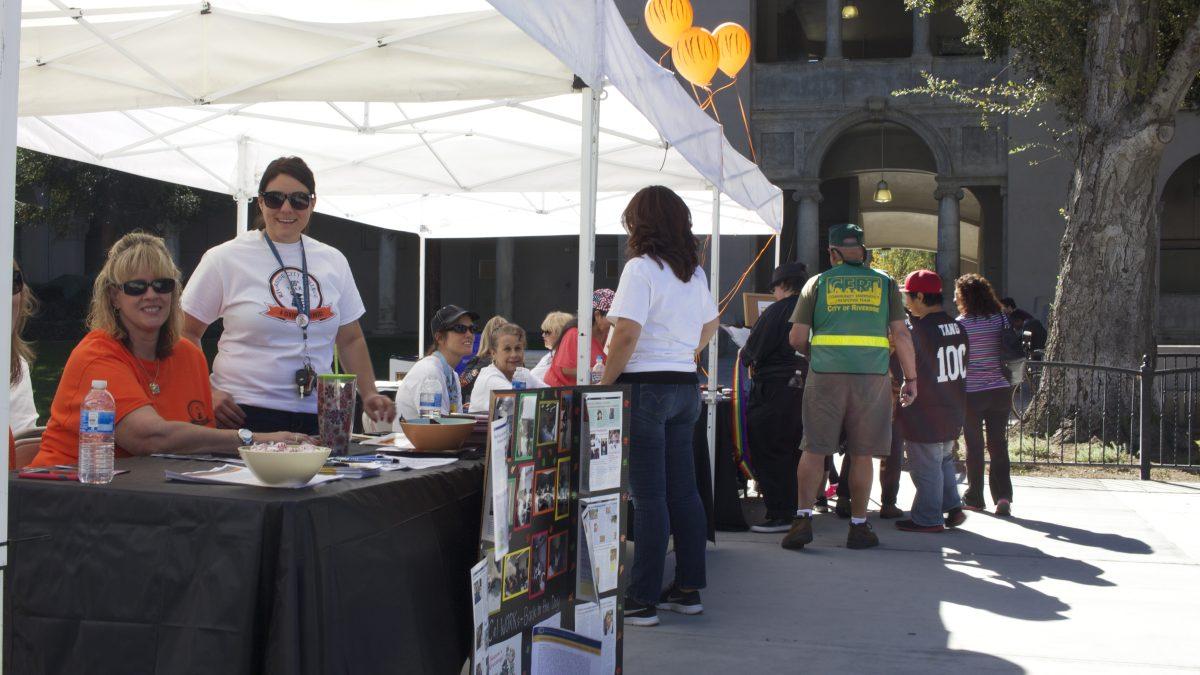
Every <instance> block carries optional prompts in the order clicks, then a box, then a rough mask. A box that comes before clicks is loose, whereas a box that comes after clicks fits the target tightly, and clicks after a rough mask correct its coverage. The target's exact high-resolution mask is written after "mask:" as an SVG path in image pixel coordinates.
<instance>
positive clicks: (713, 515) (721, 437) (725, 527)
mask: <svg viewBox="0 0 1200 675" xmlns="http://www.w3.org/2000/svg"><path fill="white" fill-rule="evenodd" d="M732 414H733V404H732V403H731V402H730V401H728V400H725V401H720V402H718V403H717V452H716V465H717V466H716V469H717V472H716V488H715V489H714V488H713V486H712V480H713V478H712V474H710V473H709V468H708V406H704V407H702V408H701V409H700V419H699V420H697V421H696V434H695V440H694V442H693V443H692V448H693V452H694V453H695V457H696V482H697V483H698V486H699V489H700V500H701V501H702V502H704V509H705V510H706V511H707V512H708V532H709V539H712V540H714V541H715V534H714V531H716V530H719V531H723V532H742V531H745V530H747V529H749V527H750V526H749V525H747V524H746V517H745V516H744V515H743V514H742V503H741V500H740V499H739V498H738V490H739V489H740V488H741V483H740V481H739V480H738V470H737V465H736V464H735V463H734V458H733V420H732V418H731V415H732Z"/></svg>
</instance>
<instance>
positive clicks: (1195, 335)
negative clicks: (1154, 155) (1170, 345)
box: [1158, 154, 1200, 342]
mask: <svg viewBox="0 0 1200 675" xmlns="http://www.w3.org/2000/svg"><path fill="white" fill-rule="evenodd" d="M1159 213H1160V216H1159V223H1160V238H1159V254H1160V255H1159V311H1158V316H1159V321H1158V324H1159V333H1160V337H1161V338H1162V339H1163V340H1164V341H1168V342H1176V341H1187V342H1192V341H1194V340H1197V339H1200V275H1198V274H1196V270H1197V269H1200V154H1197V155H1193V156H1192V157H1191V158H1189V159H1187V160H1185V161H1183V162H1182V163H1180V164H1179V166H1178V167H1176V168H1175V170H1174V172H1173V173H1171V175H1170V177H1169V178H1167V180H1166V181H1164V182H1163V185H1162V193H1161V199H1160V201H1159Z"/></svg>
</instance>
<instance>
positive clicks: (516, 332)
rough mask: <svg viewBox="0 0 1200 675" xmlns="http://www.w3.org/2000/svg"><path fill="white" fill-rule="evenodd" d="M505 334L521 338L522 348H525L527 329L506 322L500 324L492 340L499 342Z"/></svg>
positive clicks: (493, 333)
mask: <svg viewBox="0 0 1200 675" xmlns="http://www.w3.org/2000/svg"><path fill="white" fill-rule="evenodd" d="M503 335H511V336H512V337H515V338H517V339H518V340H520V341H521V347H522V348H524V347H525V345H526V342H525V329H524V328H521V327H520V326H518V325H517V324H515V323H506V324H504V325H503V326H498V327H497V328H496V330H495V331H493V332H492V341H493V342H499V341H500V337H501V336H503Z"/></svg>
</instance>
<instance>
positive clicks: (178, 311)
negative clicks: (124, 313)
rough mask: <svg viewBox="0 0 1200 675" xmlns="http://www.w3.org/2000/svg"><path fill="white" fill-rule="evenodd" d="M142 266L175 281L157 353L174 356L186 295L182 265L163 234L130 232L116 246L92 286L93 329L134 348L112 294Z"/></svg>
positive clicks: (90, 322) (90, 316) (90, 321)
mask: <svg viewBox="0 0 1200 675" xmlns="http://www.w3.org/2000/svg"><path fill="white" fill-rule="evenodd" d="M142 268H146V269H149V270H150V273H151V274H153V275H154V277H155V278H170V279H174V280H175V292H174V293H172V294H171V309H170V312H169V313H168V314H167V320H166V322H164V323H163V325H162V327H161V328H159V329H158V347H157V348H156V349H155V354H156V355H157V356H158V358H160V359H161V358H165V357H167V356H170V355H171V351H172V350H173V349H174V348H175V343H176V342H179V337H180V335H182V333H183V309H182V308H181V307H180V305H179V296H180V295H182V293H180V286H181V284H180V281H179V277H180V275H179V268H178V267H176V266H175V261H174V260H172V259H171V253H170V252H169V251H167V245H166V244H164V243H163V240H162V238H160V237H156V236H154V235H152V234H146V233H145V232H130V233H129V234H127V235H125V236H124V237H121V238H120V239H118V240H117V243H115V244H113V245H112V248H110V249H109V250H108V258H106V259H105V261H104V267H102V268H101V269H100V273H99V274H97V275H96V283H95V284H94V285H93V286H92V305H91V308H90V310H89V311H88V317H87V325H88V328H90V329H92V330H102V331H104V332H105V333H108V334H109V335H111V336H113V337H114V338H116V339H117V340H119V341H120V342H121V343H123V344H124V345H125V346H126V347H130V344H129V331H127V330H126V329H125V325H124V324H123V323H122V322H121V317H120V316H119V315H118V314H117V310H116V307H113V304H112V301H111V300H110V299H109V297H108V294H109V291H111V290H113V289H117V292H118V293H119V292H121V291H120V290H119V289H120V287H121V284H122V283H124V282H126V281H129V280H130V279H131V278H132V277H133V275H134V274H135V273H137V271H138V270H140V269H142Z"/></svg>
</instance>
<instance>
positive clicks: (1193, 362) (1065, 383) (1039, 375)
mask: <svg viewBox="0 0 1200 675" xmlns="http://www.w3.org/2000/svg"><path fill="white" fill-rule="evenodd" d="M1156 365H1157V366H1160V367H1159V368H1156V367H1155V366H1156ZM1161 366H1167V367H1161ZM1012 409H1013V412H1012V415H1011V416H1010V419H1009V427H1008V441H1009V456H1010V458H1011V460H1012V462H1014V463H1018V464H1049V465H1082V466H1126V467H1130V468H1132V467H1138V468H1139V469H1140V473H1141V477H1142V478H1143V479H1146V480H1148V479H1149V478H1150V471H1151V468H1152V467H1175V468H1191V469H1200V355H1195V354H1171V355H1164V356H1163V357H1159V358H1158V359H1157V360H1154V359H1152V358H1151V357H1149V356H1147V357H1145V359H1144V360H1143V363H1142V367H1141V368H1116V367H1110V366H1096V365H1090V364H1083V363H1062V362H1054V361H1036V360H1030V361H1028V362H1026V371H1025V378H1024V380H1023V381H1022V383H1021V385H1019V386H1017V387H1015V388H1014V390H1013V407H1012Z"/></svg>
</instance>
